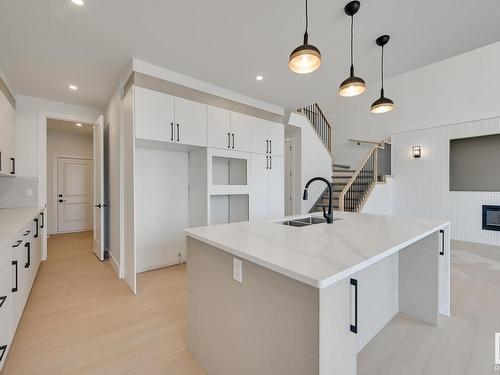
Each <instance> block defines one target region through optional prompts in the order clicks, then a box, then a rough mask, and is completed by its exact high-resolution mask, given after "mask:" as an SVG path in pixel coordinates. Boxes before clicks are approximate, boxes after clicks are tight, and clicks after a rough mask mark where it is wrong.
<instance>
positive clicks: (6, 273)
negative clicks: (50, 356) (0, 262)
mask: <svg viewBox="0 0 500 375" xmlns="http://www.w3.org/2000/svg"><path fill="white" fill-rule="evenodd" d="M1 250H2V253H7V250H8V249H1ZM11 303H12V298H11V281H10V262H9V263H7V264H5V265H4V266H2V267H1V268H0V357H3V358H2V360H1V361H0V370H1V369H2V367H3V364H4V363H5V358H6V357H7V351H8V350H9V346H10V342H11V339H12V328H11V319H10V314H11Z"/></svg>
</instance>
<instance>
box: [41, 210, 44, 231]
mask: <svg viewBox="0 0 500 375" xmlns="http://www.w3.org/2000/svg"><path fill="white" fill-rule="evenodd" d="M40 218H41V219H42V224H40V228H43V227H44V226H45V214H44V213H43V212H40Z"/></svg>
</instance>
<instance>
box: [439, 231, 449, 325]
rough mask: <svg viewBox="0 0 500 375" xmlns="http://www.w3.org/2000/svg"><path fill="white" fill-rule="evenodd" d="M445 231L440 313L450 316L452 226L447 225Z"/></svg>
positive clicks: (440, 264)
mask: <svg viewBox="0 0 500 375" xmlns="http://www.w3.org/2000/svg"><path fill="white" fill-rule="evenodd" d="M443 232H444V233H443V234H444V238H441V241H442V242H441V253H440V256H439V313H440V314H442V315H445V316H450V276H451V275H450V253H451V246H450V226H449V225H447V226H445V227H444V228H443ZM443 240H444V241H443Z"/></svg>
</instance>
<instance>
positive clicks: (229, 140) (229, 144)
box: [227, 133, 231, 148]
mask: <svg viewBox="0 0 500 375" xmlns="http://www.w3.org/2000/svg"><path fill="white" fill-rule="evenodd" d="M227 148H231V133H227Z"/></svg>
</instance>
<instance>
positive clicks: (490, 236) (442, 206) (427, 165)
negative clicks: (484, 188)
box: [392, 101, 500, 246]
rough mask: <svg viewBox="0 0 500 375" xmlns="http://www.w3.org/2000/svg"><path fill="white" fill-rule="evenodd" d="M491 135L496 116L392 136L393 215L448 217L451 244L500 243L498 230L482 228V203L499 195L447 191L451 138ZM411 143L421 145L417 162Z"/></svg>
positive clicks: (499, 127) (497, 200)
mask: <svg viewBox="0 0 500 375" xmlns="http://www.w3.org/2000/svg"><path fill="white" fill-rule="evenodd" d="M499 103H500V101H499ZM498 107H499V108H500V105H498ZM495 133H500V118H498V117H497V118H492V119H487V120H478V121H471V122H464V123H460V124H456V125H450V126H442V127H436V128H431V129H423V130H418V131H412V132H405V133H400V134H395V135H394V136H393V138H392V140H393V143H392V152H393V172H394V208H395V214H396V215H403V216H417V217H428V218H443V219H447V220H450V221H451V238H452V239H454V240H461V241H470V242H479V243H484V244H490V245H497V246H498V245H500V232H493V231H483V230H482V229H481V223H482V222H481V220H482V205H483V204H495V205H500V192H459V191H451V192H450V191H449V149H450V139H453V138H465V137H472V136H479V135H487V134H495ZM413 145H420V146H421V147H422V157H421V158H420V159H414V158H413V157H412V156H411V147H412V146H413ZM499 171H500V167H499V169H498V170H496V171H492V173H499Z"/></svg>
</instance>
